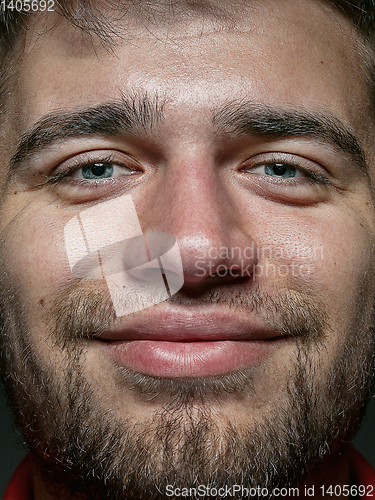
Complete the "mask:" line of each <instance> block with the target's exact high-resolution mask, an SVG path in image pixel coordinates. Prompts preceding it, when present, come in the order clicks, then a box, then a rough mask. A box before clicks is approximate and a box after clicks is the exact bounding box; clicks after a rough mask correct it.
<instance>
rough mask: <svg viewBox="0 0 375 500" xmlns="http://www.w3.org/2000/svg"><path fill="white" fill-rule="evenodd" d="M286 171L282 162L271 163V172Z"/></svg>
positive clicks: (282, 173)
mask: <svg viewBox="0 0 375 500" xmlns="http://www.w3.org/2000/svg"><path fill="white" fill-rule="evenodd" d="M286 171H287V167H286V165H283V164H282V163H274V164H273V172H274V174H275V175H285V174H286Z"/></svg>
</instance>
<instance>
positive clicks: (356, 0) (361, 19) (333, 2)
mask: <svg viewBox="0 0 375 500" xmlns="http://www.w3.org/2000/svg"><path fill="white" fill-rule="evenodd" d="M174 1H175V0H151V2H150V1H149V0H106V2H107V4H108V5H110V6H112V5H113V6H115V7H116V9H117V11H120V12H121V10H124V9H126V8H127V7H129V6H131V7H132V8H133V9H134V8H137V5H138V4H139V7H140V8H142V10H143V11H145V10H147V8H150V9H151V8H152V7H151V6H155V4H156V5H159V6H160V5H162V4H164V5H169V6H172V5H173V2H174ZM250 1H251V0H250ZM321 1H322V2H323V3H325V4H328V5H329V6H331V7H333V8H334V9H336V10H337V11H339V12H341V13H342V14H343V15H344V16H346V17H347V18H348V19H349V20H350V21H351V23H352V24H353V26H355V28H356V29H357V30H358V32H359V33H360V34H361V35H362V37H363V38H364V39H365V40H366V41H367V42H368V43H369V45H370V48H371V49H372V50H371V52H372V53H373V55H374V56H373V57H374V60H375V0H321ZM7 2H8V0H5V3H6V4H7ZM184 2H185V4H186V6H187V7H188V8H194V9H198V8H199V9H200V10H201V11H202V10H203V8H202V5H206V7H210V8H209V11H210V12H211V13H213V14H214V13H215V12H214V10H215V0H207V1H206V2H200V1H199V0H184ZM55 5H56V10H57V12H58V13H59V14H60V15H61V16H62V17H63V18H65V19H67V20H68V21H69V22H70V23H72V24H73V25H74V26H75V27H77V28H78V29H80V30H82V32H84V33H85V34H86V35H87V36H88V37H95V36H97V37H99V38H100V39H101V40H102V42H103V43H109V44H110V43H111V38H113V37H111V35H113V34H115V29H114V28H113V26H111V23H110V22H108V21H107V20H106V18H105V16H104V15H103V14H102V12H101V11H100V9H99V8H98V7H97V1H96V0H56V2H55ZM30 15H35V13H27V12H22V11H21V12H18V11H17V10H16V9H13V10H11V9H4V10H1V11H0V111H1V106H2V102H1V101H3V100H4V98H5V95H6V87H7V85H6V81H7V76H8V75H9V65H10V63H11V59H12V54H13V50H14V47H15V45H16V42H17V41H18V39H19V38H20V37H22V33H24V32H25V30H26V29H27V22H28V18H29V16H30ZM372 66H373V67H374V69H373V68H372ZM369 80H370V82H371V86H372V87H374V89H371V90H374V92H371V96H374V97H372V101H373V102H374V104H375V64H371V69H370V75H369Z"/></svg>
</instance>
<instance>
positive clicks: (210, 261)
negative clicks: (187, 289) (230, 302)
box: [178, 233, 257, 286]
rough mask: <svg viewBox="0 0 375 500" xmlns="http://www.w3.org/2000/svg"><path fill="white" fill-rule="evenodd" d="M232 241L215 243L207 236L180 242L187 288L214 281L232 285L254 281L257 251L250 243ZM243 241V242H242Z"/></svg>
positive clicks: (249, 241) (252, 243)
mask: <svg viewBox="0 0 375 500" xmlns="http://www.w3.org/2000/svg"><path fill="white" fill-rule="evenodd" d="M230 239H233V240H237V241H236V243H235V242H234V241H233V243H232V244H231V243H230V242H229V241H228V242H224V241H217V242H215V241H212V239H210V238H208V237H207V236H206V235H205V234H202V233H200V234H196V235H194V236H193V235H192V236H186V237H184V238H180V239H179V240H178V244H179V248H180V253H181V259H182V266H183V272H184V284H185V286H186V285H187V286H189V285H190V286H192V285H197V284H200V283H202V282H204V281H207V280H208V279H209V278H211V279H212V278H215V279H216V280H220V281H223V280H225V281H231V280H235V279H238V278H244V277H251V276H252V275H253V271H254V268H255V266H256V264H257V250H256V246H255V244H254V242H253V241H252V240H251V239H247V238H241V236H240V235H238V238H235V237H233V235H232V238H230ZM240 240H242V241H240Z"/></svg>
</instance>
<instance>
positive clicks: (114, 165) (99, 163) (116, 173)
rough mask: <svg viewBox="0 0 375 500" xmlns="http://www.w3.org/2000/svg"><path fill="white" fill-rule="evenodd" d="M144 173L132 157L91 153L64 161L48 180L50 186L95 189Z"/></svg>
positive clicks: (118, 153)
mask: <svg viewBox="0 0 375 500" xmlns="http://www.w3.org/2000/svg"><path fill="white" fill-rule="evenodd" d="M141 173H143V168H142V167H141V166H140V165H139V163H138V162H137V161H136V160H135V159H134V158H133V157H131V156H129V155H126V154H124V153H120V152H113V154H110V155H108V151H90V152H87V153H82V154H80V155H77V156H75V157H73V158H70V159H68V160H66V161H64V162H63V163H62V164H60V165H59V166H58V168H57V169H56V171H55V172H54V173H53V174H52V175H51V177H50V179H49V180H48V183H49V184H55V185H57V184H64V183H65V184H72V185H74V184H77V183H78V184H79V185H81V186H82V187H83V185H84V184H87V186H92V187H94V186H95V185H97V184H98V183H105V182H106V181H115V180H120V178H121V177H129V176H133V175H136V174H141Z"/></svg>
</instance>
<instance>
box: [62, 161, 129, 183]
mask: <svg viewBox="0 0 375 500" xmlns="http://www.w3.org/2000/svg"><path fill="white" fill-rule="evenodd" d="M133 173H134V170H131V169H130V168H129V167H126V166H120V165H115V164H114V163H111V162H109V161H97V162H93V163H88V164H87V165H84V166H82V167H80V168H77V169H76V170H75V171H73V172H72V173H71V177H73V178H75V179H85V180H100V179H110V178H112V177H119V176H120V175H132V174H133Z"/></svg>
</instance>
